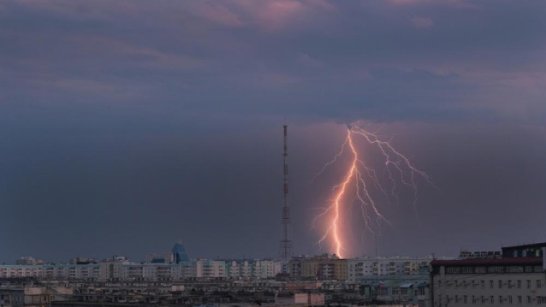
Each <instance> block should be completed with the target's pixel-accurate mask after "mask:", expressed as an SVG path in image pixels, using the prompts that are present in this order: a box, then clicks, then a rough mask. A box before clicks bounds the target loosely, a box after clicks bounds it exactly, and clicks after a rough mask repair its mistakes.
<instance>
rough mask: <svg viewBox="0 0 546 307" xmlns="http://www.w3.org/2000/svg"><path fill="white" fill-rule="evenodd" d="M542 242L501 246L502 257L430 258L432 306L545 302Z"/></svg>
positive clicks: (545, 290)
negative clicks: (431, 259)
mask: <svg viewBox="0 0 546 307" xmlns="http://www.w3.org/2000/svg"><path fill="white" fill-rule="evenodd" d="M545 250H546V243H540V244H530V245H519V246H509V247H503V248H502V256H499V254H498V253H497V254H495V253H493V254H492V255H493V256H488V255H491V254H490V253H478V254H479V255H484V256H485V258H484V257H480V258H471V257H465V258H464V259H456V260H433V261H432V262H431V265H432V273H431V284H432V291H431V301H432V306H438V307H439V306H472V305H473V306H500V305H511V306H538V305H545V304H546V274H545V272H546V270H545V266H544V255H546V253H545Z"/></svg>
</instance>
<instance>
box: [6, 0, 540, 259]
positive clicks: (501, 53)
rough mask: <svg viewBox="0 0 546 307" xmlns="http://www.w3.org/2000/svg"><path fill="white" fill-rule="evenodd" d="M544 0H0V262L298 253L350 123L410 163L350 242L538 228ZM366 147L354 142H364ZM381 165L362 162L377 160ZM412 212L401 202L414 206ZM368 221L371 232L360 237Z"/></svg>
mask: <svg viewBox="0 0 546 307" xmlns="http://www.w3.org/2000/svg"><path fill="white" fill-rule="evenodd" d="M545 13H546V2H544V1H535V0H518V1H505V0H491V1H470V0H434V1H433V0H377V1H375V0H374V1H372V0H368V1H366V0H362V1H356V0H347V1H328V0H263V1H258V0H214V1H213V0H210V1H207V0H202V1H197V0H195V1H194V0H184V1H175V0H156V1H150V0H147V1H144V0H130V1H129V0H117V1H110V0H94V1H83V0H56V1H54V0H18V1H8V0H5V1H1V2H0V157H1V159H0V206H1V207H0V208H1V217H2V221H1V222H0V246H2V248H1V249H0V261H3V262H13V261H14V259H15V258H17V257H20V256H26V255H31V256H35V257H39V258H45V259H47V260H63V259H68V258H70V257H73V256H94V257H106V256H109V255H113V254H122V255H128V256H129V257H131V258H133V259H143V258H144V257H145V256H146V255H148V254H151V253H162V252H165V251H167V250H168V249H170V247H171V246H172V244H173V243H174V242H175V241H178V240H181V241H183V242H184V244H185V246H186V248H187V250H188V252H189V254H190V256H191V257H243V256H252V257H272V256H277V255H279V243H278V241H279V239H280V231H281V228H280V206H281V197H282V194H281V191H282V190H281V184H282V156H281V150H282V146H281V145H282V124H283V123H285V122H286V123H287V124H288V125H289V130H290V132H289V133H290V136H289V147H290V148H289V150H290V156H289V163H290V185H291V191H290V192H291V194H290V200H291V205H292V210H293V216H292V223H293V228H292V236H293V240H294V250H295V251H294V252H295V253H296V254H316V253H319V252H327V251H329V248H328V246H327V245H324V244H322V245H320V244H317V241H318V240H319V239H320V237H321V234H322V232H323V230H324V229H323V228H321V225H315V224H313V217H314V216H315V215H316V214H317V213H318V212H320V208H323V207H324V206H325V205H326V204H327V202H328V200H329V199H331V197H332V195H331V193H332V190H331V187H332V186H333V185H335V184H336V183H337V182H338V181H339V180H340V178H341V176H342V175H343V174H342V172H343V170H344V167H346V166H347V161H345V160H343V159H341V161H339V164H336V165H335V166H333V167H332V168H330V169H329V170H328V171H327V172H326V173H324V174H323V175H321V176H320V177H319V178H318V179H317V180H312V179H313V176H314V175H315V174H316V173H317V172H318V171H319V170H320V169H321V167H322V165H323V164H324V163H325V162H327V161H328V160H329V159H330V158H331V157H332V156H333V155H335V153H336V152H337V150H338V149H339V146H340V145H341V144H342V142H343V137H344V130H345V129H346V124H347V123H352V122H355V121H360V123H361V124H362V125H363V126H365V127H368V128H370V129H373V130H374V131H379V132H380V134H381V135H382V136H383V137H385V138H386V139H389V140H391V141H392V143H393V144H394V145H395V146H396V147H397V148H399V149H400V150H401V151H402V152H404V153H405V154H406V155H407V156H408V157H410V158H411V159H412V161H413V162H414V164H415V165H416V166H418V167H419V168H420V169H422V170H424V171H426V172H427V173H428V174H429V175H430V176H431V178H432V180H433V182H434V184H435V185H436V186H437V188H434V187H431V186H430V185H427V184H425V183H424V182H419V198H418V201H417V208H416V209H413V208H412V206H411V199H409V198H410V197H407V196H408V195H405V194H403V195H401V196H402V199H401V201H400V203H399V204H398V205H393V204H386V203H382V204H380V205H381V208H382V210H384V211H383V212H384V213H385V214H387V215H388V219H389V220H390V221H391V225H390V226H389V225H383V226H381V231H380V233H379V234H378V235H376V236H373V235H370V234H369V233H366V232H365V231H364V230H363V228H362V227H361V225H354V227H353V229H354V232H353V235H354V236H355V237H358V238H360V241H359V242H360V244H357V245H355V246H353V247H352V255H364V254H367V255H374V254H375V253H376V249H377V252H378V253H379V254H380V255H430V254H431V253H435V254H436V255H447V256H453V255H456V254H457V253H458V252H459V250H460V249H476V250H483V249H485V250H487V249H497V248H499V247H500V246H501V245H507V244H513V243H523V242H536V241H546V237H544V233H545V230H546V226H545V224H544V216H545V215H546V100H545V98H546V36H545V35H544V33H546V18H544V14H545ZM362 150H364V151H365V150H366V148H362ZM377 167H379V166H377ZM415 213H417V214H415ZM374 237H375V238H377V244H376V242H375V240H374Z"/></svg>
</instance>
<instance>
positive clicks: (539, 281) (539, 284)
mask: <svg viewBox="0 0 546 307" xmlns="http://www.w3.org/2000/svg"><path fill="white" fill-rule="evenodd" d="M541 286H542V283H541V280H540V279H537V288H540V287H541Z"/></svg>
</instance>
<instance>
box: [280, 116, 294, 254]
mask: <svg viewBox="0 0 546 307" xmlns="http://www.w3.org/2000/svg"><path fill="white" fill-rule="evenodd" d="M283 132H284V138H283V144H284V146H283V148H284V150H283V155H282V156H283V166H284V167H283V204H282V216H281V224H282V239H281V256H282V259H283V260H284V261H288V260H289V259H290V256H291V254H292V241H290V239H289V238H288V226H289V225H290V208H289V207H288V161H287V159H288V142H287V138H288V126H287V125H283Z"/></svg>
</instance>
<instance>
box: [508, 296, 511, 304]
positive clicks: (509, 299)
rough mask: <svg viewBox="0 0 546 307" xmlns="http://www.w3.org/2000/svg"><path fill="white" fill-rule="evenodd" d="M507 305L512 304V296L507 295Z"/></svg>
mask: <svg viewBox="0 0 546 307" xmlns="http://www.w3.org/2000/svg"><path fill="white" fill-rule="evenodd" d="M508 304H512V296H511V295H508Z"/></svg>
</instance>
